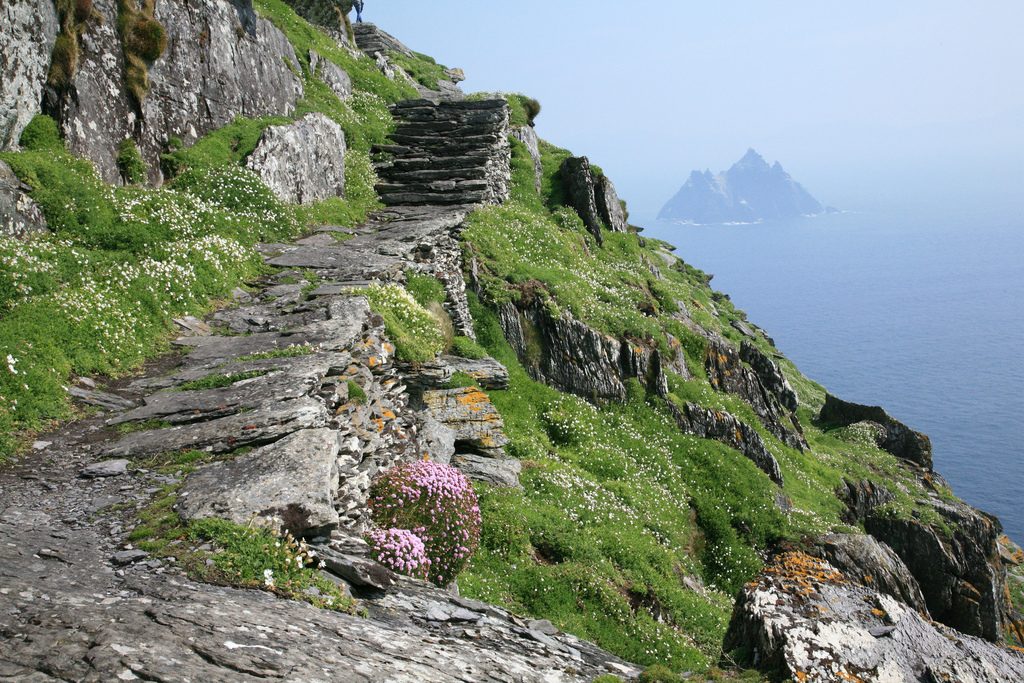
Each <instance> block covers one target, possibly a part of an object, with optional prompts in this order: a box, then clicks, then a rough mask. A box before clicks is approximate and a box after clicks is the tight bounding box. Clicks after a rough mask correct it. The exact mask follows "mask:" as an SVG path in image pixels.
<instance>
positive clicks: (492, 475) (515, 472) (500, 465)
mask: <svg viewBox="0 0 1024 683" xmlns="http://www.w3.org/2000/svg"><path fill="white" fill-rule="evenodd" d="M452 464H453V465H455V466H456V467H458V468H459V470H461V471H462V473H463V474H465V475H466V476H467V477H469V478H470V479H472V480H473V481H482V482H484V483H486V484H490V485H491V486H500V487H504V488H514V487H517V486H519V473H520V472H521V471H522V469H523V465H522V463H521V462H519V461H518V460H516V459H515V458H489V457H487V456H483V455H474V454H473V453H459V454H457V455H455V456H454V457H453V458H452Z"/></svg>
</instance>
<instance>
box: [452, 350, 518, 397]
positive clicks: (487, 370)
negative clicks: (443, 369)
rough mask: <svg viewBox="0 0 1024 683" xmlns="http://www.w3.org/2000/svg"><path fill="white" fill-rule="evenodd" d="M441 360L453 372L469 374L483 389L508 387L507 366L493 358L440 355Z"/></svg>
mask: <svg viewBox="0 0 1024 683" xmlns="http://www.w3.org/2000/svg"><path fill="white" fill-rule="evenodd" d="M441 362H442V363H446V364H447V365H448V366H449V367H451V369H452V370H453V371H454V372H461V373H463V374H466V375H469V376H470V377H472V378H473V379H474V380H476V381H477V382H479V384H480V386H481V387H483V388H484V389H507V388H508V368H506V367H505V366H504V365H502V364H501V363H499V362H498V361H496V360H494V359H493V358H490V357H487V358H481V359H479V360H473V359H470V358H460V357H459V356H448V355H445V356H441Z"/></svg>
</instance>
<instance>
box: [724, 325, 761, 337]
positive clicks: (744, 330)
mask: <svg viewBox="0 0 1024 683" xmlns="http://www.w3.org/2000/svg"><path fill="white" fill-rule="evenodd" d="M729 325H730V326H731V327H732V328H733V329H734V330H736V331H737V332H739V333H740V334H742V335H743V336H744V337H750V338H751V339H754V338H756V337H757V333H755V332H754V330H753V329H752V328H751V327H750V325H748V324H747V323H745V322H743V321H742V320H730V321H729Z"/></svg>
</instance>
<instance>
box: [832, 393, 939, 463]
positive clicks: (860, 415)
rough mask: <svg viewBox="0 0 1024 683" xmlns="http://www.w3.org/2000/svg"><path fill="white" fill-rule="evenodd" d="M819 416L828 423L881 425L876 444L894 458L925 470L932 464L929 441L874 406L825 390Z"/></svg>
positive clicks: (840, 425) (838, 425)
mask: <svg viewBox="0 0 1024 683" xmlns="http://www.w3.org/2000/svg"><path fill="white" fill-rule="evenodd" d="M819 419H820V420H821V421H822V422H823V423H825V425H827V426H830V427H846V426H847V425H851V424H853V423H855V422H863V421H870V422H875V423H877V424H879V425H881V426H882V427H883V429H884V433H883V434H882V438H881V439H880V440H879V442H878V447H879V448H881V449H883V450H886V451H888V452H890V453H892V454H893V455H895V456H896V457H897V458H902V459H904V460H909V461H910V462H913V463H916V464H918V465H920V466H921V467H924V468H925V469H927V470H931V468H932V442H931V439H929V438H928V437H927V436H926V435H924V434H922V433H920V432H915V431H914V430H912V429H911V428H910V427H908V426H907V425H905V424H903V423H902V422H899V421H898V420H895V419H893V418H892V417H890V416H889V414H888V413H886V412H885V411H884V410H882V409H881V408H879V407H878V406H865V405H860V404H859V403H850V402H849V401H844V400H842V399H839V398H836V397H835V396H833V395H832V394H826V396H825V405H824V406H823V407H822V409H821V414H820V415H819Z"/></svg>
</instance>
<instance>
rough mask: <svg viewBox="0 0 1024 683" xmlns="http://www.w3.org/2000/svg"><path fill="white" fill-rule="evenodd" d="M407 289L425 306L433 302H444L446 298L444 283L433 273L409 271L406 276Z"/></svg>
mask: <svg viewBox="0 0 1024 683" xmlns="http://www.w3.org/2000/svg"><path fill="white" fill-rule="evenodd" d="M405 289H406V291H408V292H409V293H410V294H412V298H414V299H416V301H417V302H418V303H419V305H420V306H423V307H427V306H429V305H430V304H433V303H438V304H443V303H444V301H445V298H446V295H445V292H444V285H443V284H441V281H440V280H438V279H437V278H435V277H434V276H432V275H424V274H422V273H408V274H407V275H406V276H405Z"/></svg>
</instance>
